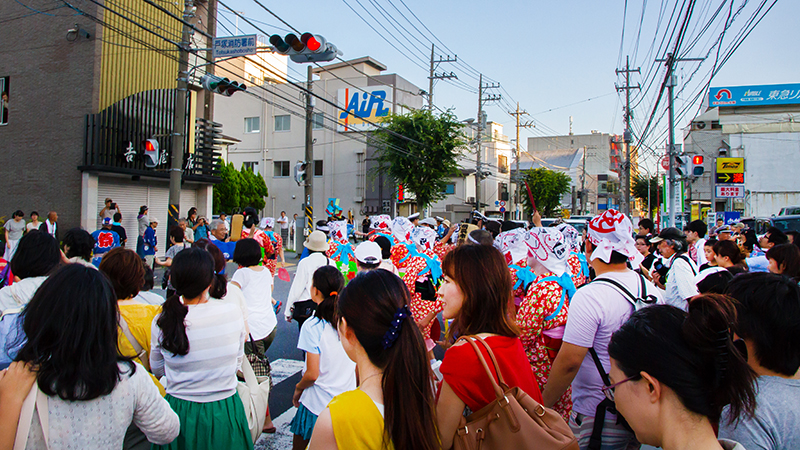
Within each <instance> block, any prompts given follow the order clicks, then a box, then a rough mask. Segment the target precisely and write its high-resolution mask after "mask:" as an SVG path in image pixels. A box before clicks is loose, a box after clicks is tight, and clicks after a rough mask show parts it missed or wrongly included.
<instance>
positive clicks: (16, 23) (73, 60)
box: [0, 1, 101, 230]
mask: <svg viewBox="0 0 800 450" xmlns="http://www.w3.org/2000/svg"><path fill="white" fill-rule="evenodd" d="M34 3H36V2H34ZM38 3H39V4H43V3H45V2H38ZM52 4H53V5H55V4H56V2H52ZM79 5H80V8H81V9H84V10H85V11H87V12H88V13H90V14H96V11H95V8H93V7H92V6H94V5H92V4H91V3H90V2H79ZM51 7H52V5H51ZM30 12H31V11H30V10H27V9H25V8H23V7H22V6H20V5H19V4H17V3H16V2H12V1H8V2H6V1H2V2H0V17H3V18H6V17H9V18H13V17H18V16H23V15H24V14H27V13H30ZM72 13H73V12H72V11H71V10H70V9H68V8H60V9H57V10H53V11H50V12H49V14H54V15H56V16H57V17H52V16H46V15H43V14H35V15H31V16H28V17H22V18H18V19H16V20H11V21H8V22H5V23H3V24H2V26H0V55H2V56H0V76H9V77H10V81H9V87H10V92H9V94H10V99H9V123H8V125H5V126H0V161H2V163H0V180H3V189H2V195H0V216H3V215H5V216H7V217H10V216H11V213H12V212H13V211H14V210H16V209H21V210H23V211H24V212H25V214H26V215H28V214H30V211H32V210H37V211H39V213H40V214H42V215H43V216H44V215H46V214H47V211H48V210H56V211H58V213H59V224H60V229H61V230H66V229H68V228H70V227H73V226H78V225H79V223H80V205H81V172H80V171H79V170H78V166H79V165H80V164H81V163H82V162H83V143H84V139H83V132H84V121H85V116H86V115H87V114H89V113H91V112H93V105H95V102H96V92H95V91H96V88H95V84H94V81H93V80H97V79H98V77H97V76H95V75H96V73H97V72H98V69H99V54H100V53H99V51H100V44H101V42H100V41H99V40H97V39H95V38H96V37H97V36H96V35H97V33H96V28H97V27H96V26H95V22H93V21H92V20H91V19H88V18H87V17H84V16H79V15H71V14H72ZM76 23H78V24H79V25H80V26H81V28H83V29H86V30H88V31H89V32H90V33H91V35H92V38H91V39H88V40H87V39H86V38H85V37H79V38H78V39H77V40H75V41H74V42H70V41H68V40H67V37H66V36H67V30H69V29H70V28H73V27H74V25H75V24H76Z"/></svg>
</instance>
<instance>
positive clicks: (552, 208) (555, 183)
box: [520, 167, 571, 217]
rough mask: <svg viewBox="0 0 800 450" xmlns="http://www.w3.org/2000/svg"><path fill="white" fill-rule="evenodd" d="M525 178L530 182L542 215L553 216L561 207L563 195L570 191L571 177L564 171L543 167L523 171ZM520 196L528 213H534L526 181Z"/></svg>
mask: <svg viewBox="0 0 800 450" xmlns="http://www.w3.org/2000/svg"><path fill="white" fill-rule="evenodd" d="M523 180H524V181H527V182H528V186H529V187H530V191H531V196H533V201H534V202H535V203H536V208H537V209H538V210H539V213H540V214H541V215H542V217H553V216H555V215H556V211H558V210H559V209H561V196H563V195H564V194H566V193H567V192H569V189H570V188H569V184H570V181H571V180H570V178H569V176H567V174H565V173H564V172H557V171H555V170H550V169H546V168H544V167H541V168H539V169H530V170H526V171H524V172H523ZM521 188H522V191H521V192H520V197H521V199H522V204H523V205H524V207H525V212H526V214H528V215H530V214H533V209H532V208H531V201H530V197H529V196H528V190H527V188H526V187H525V185H524V183H523V185H522V186H521Z"/></svg>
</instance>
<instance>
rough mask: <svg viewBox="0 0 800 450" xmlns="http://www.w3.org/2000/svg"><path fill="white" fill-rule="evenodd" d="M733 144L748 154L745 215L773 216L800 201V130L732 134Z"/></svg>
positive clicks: (746, 158) (731, 141)
mask: <svg viewBox="0 0 800 450" xmlns="http://www.w3.org/2000/svg"><path fill="white" fill-rule="evenodd" d="M730 143H731V147H732V148H737V147H738V148H741V149H742V151H743V156H744V158H745V189H746V190H747V191H748V194H749V195H748V198H746V199H745V215H755V216H769V215H771V214H777V213H778V211H779V210H780V208H782V207H783V206H787V205H796V204H800V183H798V178H797V173H796V172H795V170H793V169H794V168H795V167H797V162H798V161H799V160H800V133H752V134H733V135H730Z"/></svg>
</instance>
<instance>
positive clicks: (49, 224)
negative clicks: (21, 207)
mask: <svg viewBox="0 0 800 450" xmlns="http://www.w3.org/2000/svg"><path fill="white" fill-rule="evenodd" d="M39 231H43V232H45V233H47V234H49V235H50V236H53V237H54V238H55V239H56V241H58V213H57V212H55V211H50V212H49V213H47V220H45V221H44V222H43V223H42V225H41V226H40V227H39Z"/></svg>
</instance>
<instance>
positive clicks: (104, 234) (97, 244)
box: [92, 217, 119, 266]
mask: <svg viewBox="0 0 800 450" xmlns="http://www.w3.org/2000/svg"><path fill="white" fill-rule="evenodd" d="M92 237H93V238H94V258H92V264H94V265H95V266H99V265H100V260H101V259H102V258H103V255H104V254H105V253H108V252H109V251H111V249H113V248H116V247H119V235H118V234H117V233H115V232H114V231H112V230H111V219H109V218H108V217H106V218H105V219H103V227H102V228H100V229H99V230H97V231H95V232H94V233H92Z"/></svg>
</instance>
